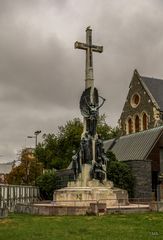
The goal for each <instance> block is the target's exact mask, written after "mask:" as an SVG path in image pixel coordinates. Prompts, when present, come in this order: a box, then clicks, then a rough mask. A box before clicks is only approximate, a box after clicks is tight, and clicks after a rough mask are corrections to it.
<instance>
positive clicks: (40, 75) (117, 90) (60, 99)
mask: <svg viewBox="0 0 163 240" xmlns="http://www.w3.org/2000/svg"><path fill="white" fill-rule="evenodd" d="M162 10H163V3H162V1H158V0H156V1H152V0H148V1H147V0H137V1H129V0H122V1H107V0H104V1H96V4H95V1H94V0H90V1H86V0H83V1H80V2H78V4H77V2H76V0H67V1H64V0H62V1H61V0H59V1H58V0H53V1H52V0H47V1H43V0H40V1H37V0H31V1H30V0H29V1H25V0H15V1H11V0H5V1H3V0H1V1H0V28H1V31H0V111H1V124H0V132H1V135H0V144H1V148H0V154H2V153H3V152H4V153H5V155H6V158H5V159H9V158H11V156H13V158H14V155H13V153H14V152H15V149H20V148H21V147H22V146H24V145H25V142H26V144H29V140H27V139H26V136H27V135H29V134H32V133H33V132H34V131H35V130H37V129H38V128H39V129H41V130H42V131H43V132H51V131H54V132H55V131H57V126H58V125H61V124H64V123H65V122H66V121H67V120H69V119H72V118H73V117H79V116H80V112H79V106H78V105H79V99H80V95H81V93H82V91H83V88H84V75H85V73H84V71H85V53H84V52H83V51H79V50H75V49H74V48H73V44H74V42H75V41H76V40H78V41H85V28H86V27H87V26H88V25H91V26H92V28H93V41H94V43H95V44H96V43H97V44H99V45H103V46H104V52H103V53H102V54H96V53H95V54H94V71H95V72H94V76H95V85H96V86H97V87H98V89H99V93H100V95H102V96H104V97H105V98H106V99H107V101H106V103H105V105H104V107H103V109H102V112H103V113H106V115H107V120H108V122H109V124H111V125H115V124H116V122H117V120H118V118H119V116H120V113H121V110H122V107H123V104H124V101H125V98H126V94H127V91H128V85H129V82H130V80H131V77H132V74H133V70H134V69H135V68H137V69H138V71H139V72H140V74H144V75H151V76H156V77H159V78H161V77H163V72H162V57H163V41H162V38H163V31H162V25H163V20H162ZM25 139H26V141H25ZM7 156H8V157H7Z"/></svg>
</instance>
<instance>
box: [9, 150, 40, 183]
mask: <svg viewBox="0 0 163 240" xmlns="http://www.w3.org/2000/svg"><path fill="white" fill-rule="evenodd" d="M41 173H42V164H41V163H40V162H38V159H37V158H36V156H35V155H34V153H33V149H31V148H25V149H23V150H22V152H21V154H20V165H19V166H15V167H13V169H12V171H11V172H10V173H9V174H8V176H7V179H6V180H7V182H8V183H9V184H18V185H19V184H23V185H35V182H36V179H37V177H38V176H40V175H41Z"/></svg>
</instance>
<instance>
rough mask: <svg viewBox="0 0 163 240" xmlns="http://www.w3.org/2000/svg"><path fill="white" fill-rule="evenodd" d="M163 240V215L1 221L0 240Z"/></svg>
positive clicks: (22, 217)
mask: <svg viewBox="0 0 163 240" xmlns="http://www.w3.org/2000/svg"><path fill="white" fill-rule="evenodd" d="M52 239H54V240H62V239H64V240H67V239H68V240H69V239H70V240H77V239H82V240H97V239H99V240H106V239H110V240H114V239H116V240H119V239H122V240H128V239H129V240H141V239H142V240H148V239H149V240H150V239H156V240H159V239H163V213H143V214H142V213H140V214H115V215H107V216H100V217H97V216H52V217H50V216H47V217H46V216H32V215H26V214H11V215H9V217H8V218H6V219H0V240H52Z"/></svg>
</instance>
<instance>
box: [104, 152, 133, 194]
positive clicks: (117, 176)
mask: <svg viewBox="0 0 163 240" xmlns="http://www.w3.org/2000/svg"><path fill="white" fill-rule="evenodd" d="M107 157H108V158H109V159H110V161H109V163H108V165H107V177H108V180H111V181H112V182H113V183H114V186H115V187H119V188H122V189H125V190H127V191H128V194H129V197H133V194H134V182H135V181H134V180H135V179H134V177H133V175H132V172H131V169H130V168H129V166H128V165H127V164H126V163H124V162H120V161H118V160H117V159H116V156H115V154H114V153H112V152H111V151H108V152H107Z"/></svg>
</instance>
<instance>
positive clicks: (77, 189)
mask: <svg viewBox="0 0 163 240" xmlns="http://www.w3.org/2000/svg"><path fill="white" fill-rule="evenodd" d="M90 169H91V165H89V164H84V165H83V166H82V174H80V175H79V178H78V180H77V181H72V182H69V183H68V186H67V187H66V188H62V189H59V190H56V191H55V192H54V195H53V201H54V204H55V205H56V206H90V204H91V203H97V202H98V203H105V204H106V207H110V206H118V205H127V204H128V194H127V191H126V190H122V189H119V188H114V186H113V183H112V182H110V181H104V182H103V183H101V182H99V180H95V179H93V180H91V179H89V172H90Z"/></svg>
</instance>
